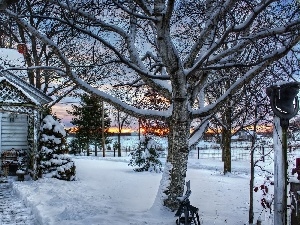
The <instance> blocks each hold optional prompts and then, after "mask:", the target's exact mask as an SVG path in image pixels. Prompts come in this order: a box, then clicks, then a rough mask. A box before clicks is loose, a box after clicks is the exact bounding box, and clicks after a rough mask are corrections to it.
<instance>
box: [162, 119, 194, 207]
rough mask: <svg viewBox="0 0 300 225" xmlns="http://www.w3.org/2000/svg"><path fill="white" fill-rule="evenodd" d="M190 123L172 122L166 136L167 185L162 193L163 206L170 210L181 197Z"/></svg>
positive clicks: (185, 169)
mask: <svg viewBox="0 0 300 225" xmlns="http://www.w3.org/2000/svg"><path fill="white" fill-rule="evenodd" d="M189 128H190V121H180V120H177V121H172V124H170V132H169V136H168V141H169V145H168V157H167V165H166V168H167V170H168V171H165V173H166V175H167V176H169V184H168V186H167V188H166V189H165V190H164V191H163V192H164V194H166V195H167V196H166V198H165V199H164V202H163V203H164V205H165V206H167V207H168V208H170V209H171V210H176V209H177V208H178V206H179V202H178V199H177V197H179V196H182V195H183V191H184V185H185V177H186V171H187V162H188V153H189V147H188V140H189V134H190V133H189Z"/></svg>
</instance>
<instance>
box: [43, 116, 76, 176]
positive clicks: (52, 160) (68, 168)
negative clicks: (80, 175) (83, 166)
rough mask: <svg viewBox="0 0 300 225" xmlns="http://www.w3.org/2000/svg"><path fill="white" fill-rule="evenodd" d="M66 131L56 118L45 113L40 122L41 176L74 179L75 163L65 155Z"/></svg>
mask: <svg viewBox="0 0 300 225" xmlns="http://www.w3.org/2000/svg"><path fill="white" fill-rule="evenodd" d="M65 136H66V132H65V130H64V128H63V126H62V125H61V123H59V122H58V121H57V120H55V119H54V118H53V117H52V116H51V115H47V116H46V117H45V118H44V119H43V121H42V124H41V138H40V149H39V150H40V151H39V164H38V168H39V175H40V177H42V175H43V174H45V176H46V177H53V178H58V179H61V180H74V179H75V173H76V171H75V169H76V167H75V164H74V162H73V161H72V159H71V158H70V157H69V156H68V155H65V153H66V152H67V147H66V139H65Z"/></svg>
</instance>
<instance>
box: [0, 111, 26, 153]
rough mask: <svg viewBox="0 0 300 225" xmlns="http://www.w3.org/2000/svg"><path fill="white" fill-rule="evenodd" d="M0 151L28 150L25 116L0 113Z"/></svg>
mask: <svg viewBox="0 0 300 225" xmlns="http://www.w3.org/2000/svg"><path fill="white" fill-rule="evenodd" d="M0 119H1V122H0V131H1V132H0V134H1V138H0V141H1V142H0V143H1V145H0V151H1V152H2V151H6V150H10V149H12V148H15V149H18V150H19V149H24V150H25V149H26V150H27V149H28V141H27V136H28V123H27V115H25V114H11V113H0Z"/></svg>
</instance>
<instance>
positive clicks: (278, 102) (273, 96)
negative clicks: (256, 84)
mask: <svg viewBox="0 0 300 225" xmlns="http://www.w3.org/2000/svg"><path fill="white" fill-rule="evenodd" d="M299 88H300V83H299V82H291V83H285V84H282V85H273V86H270V87H268V88H267V95H268V96H269V98H270V103H271V108H272V110H273V112H274V114H275V115H276V116H278V117H279V118H280V125H281V127H282V128H284V129H287V128H288V126H289V120H290V119H291V118H293V117H294V116H296V114H297V113H298V110H299V102H298V97H297V94H298V92H299Z"/></svg>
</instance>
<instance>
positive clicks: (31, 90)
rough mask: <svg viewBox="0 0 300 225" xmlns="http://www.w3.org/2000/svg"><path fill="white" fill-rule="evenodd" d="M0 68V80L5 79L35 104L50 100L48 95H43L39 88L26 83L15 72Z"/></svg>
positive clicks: (45, 102)
mask: <svg viewBox="0 0 300 225" xmlns="http://www.w3.org/2000/svg"><path fill="white" fill-rule="evenodd" d="M2 69H3V68H1V67H0V82H1V81H3V80H6V81H7V82H9V83H10V84H11V85H13V86H14V87H16V88H17V89H18V90H20V91H21V92H22V93H23V94H24V95H26V96H27V97H28V98H29V99H30V100H31V101H32V102H34V103H35V104H37V105H44V104H47V103H49V102H51V101H52V99H51V98H50V97H49V96H47V95H45V94H44V93H43V92H41V91H40V90H39V89H37V88H35V87H34V86H32V85H30V84H28V83H27V82H26V81H24V80H22V79H21V78H19V77H18V76H16V75H15V74H13V73H11V72H9V71H3V70H2Z"/></svg>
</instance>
